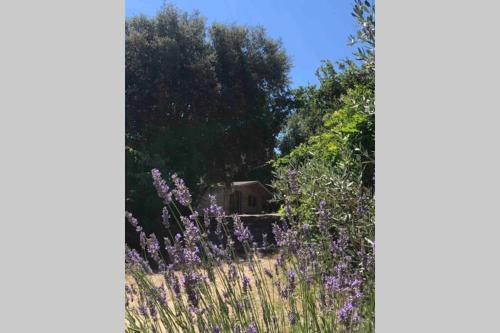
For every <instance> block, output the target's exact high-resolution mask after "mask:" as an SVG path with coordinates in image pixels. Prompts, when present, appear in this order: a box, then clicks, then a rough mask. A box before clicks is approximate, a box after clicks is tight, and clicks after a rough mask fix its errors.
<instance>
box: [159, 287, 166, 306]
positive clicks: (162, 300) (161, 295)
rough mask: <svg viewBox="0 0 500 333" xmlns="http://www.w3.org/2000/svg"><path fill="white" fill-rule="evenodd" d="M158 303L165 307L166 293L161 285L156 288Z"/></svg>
mask: <svg viewBox="0 0 500 333" xmlns="http://www.w3.org/2000/svg"><path fill="white" fill-rule="evenodd" d="M158 303H160V304H161V305H163V306H165V305H167V291H166V290H165V287H164V286H163V284H162V285H161V286H160V287H159V288H158Z"/></svg>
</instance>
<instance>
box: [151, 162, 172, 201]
mask: <svg viewBox="0 0 500 333" xmlns="http://www.w3.org/2000/svg"><path fill="white" fill-rule="evenodd" d="M151 176H152V177H153V185H154V186H155V188H156V191H157V192H158V196H159V197H160V198H162V199H163V202H164V203H165V204H166V205H168V204H169V203H170V202H172V193H170V192H169V191H168V190H169V188H168V185H167V183H166V182H165V180H164V179H163V178H162V177H161V172H160V171H159V170H158V169H153V170H151Z"/></svg>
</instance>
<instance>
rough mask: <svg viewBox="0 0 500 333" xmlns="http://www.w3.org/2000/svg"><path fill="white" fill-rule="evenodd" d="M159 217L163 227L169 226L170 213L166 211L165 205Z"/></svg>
mask: <svg viewBox="0 0 500 333" xmlns="http://www.w3.org/2000/svg"><path fill="white" fill-rule="evenodd" d="M161 219H162V223H163V226H164V227H165V228H167V229H168V228H170V221H169V219H170V214H169V212H168V208H167V207H163V210H162V212H161Z"/></svg>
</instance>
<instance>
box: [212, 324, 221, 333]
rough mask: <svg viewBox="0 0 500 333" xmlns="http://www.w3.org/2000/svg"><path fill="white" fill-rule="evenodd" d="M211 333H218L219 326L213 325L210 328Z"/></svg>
mask: <svg viewBox="0 0 500 333" xmlns="http://www.w3.org/2000/svg"><path fill="white" fill-rule="evenodd" d="M212 332H213V333H220V326H219V325H217V324H215V325H214V327H213V328H212Z"/></svg>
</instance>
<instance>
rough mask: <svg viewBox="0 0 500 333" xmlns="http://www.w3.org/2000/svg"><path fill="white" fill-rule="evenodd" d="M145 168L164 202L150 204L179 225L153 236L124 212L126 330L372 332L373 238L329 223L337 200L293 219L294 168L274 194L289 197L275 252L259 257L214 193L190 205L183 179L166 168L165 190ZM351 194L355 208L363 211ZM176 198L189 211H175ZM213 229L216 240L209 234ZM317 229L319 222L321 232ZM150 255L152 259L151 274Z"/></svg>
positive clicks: (297, 183)
mask: <svg viewBox="0 0 500 333" xmlns="http://www.w3.org/2000/svg"><path fill="white" fill-rule="evenodd" d="M152 176H153V184H154V186H155V187H156V188H157V190H158V194H159V196H160V197H161V198H162V200H163V202H164V204H165V208H164V209H163V211H162V212H159V214H161V215H162V217H163V224H164V226H165V227H166V228H167V230H169V233H170V226H171V225H173V224H175V225H177V227H178V228H179V229H180V230H181V231H182V233H178V234H176V235H173V234H170V238H165V239H164V240H163V241H162V240H159V239H157V238H156V236H155V235H154V234H151V235H146V234H145V233H144V231H143V230H142V228H141V226H140V224H139V221H137V219H135V218H134V217H133V214H131V213H130V212H126V219H127V221H128V223H130V224H132V226H133V227H134V228H135V229H136V231H137V234H138V237H139V239H140V247H141V249H140V251H137V250H135V249H130V248H129V247H128V246H126V257H125V262H126V273H127V279H126V285H125V309H126V330H127V331H128V332H239V333H250V332H252V333H254V332H261V333H263V332H277V333H278V332H279V333H282V332H372V331H373V330H374V242H373V238H371V239H370V238H368V237H365V236H366V235H365V234H363V230H364V229H361V231H360V230H358V229H356V228H354V229H353V228H350V227H349V226H348V225H346V224H345V223H344V224H342V223H340V224H339V223H337V220H336V219H337V218H338V217H337V216H336V214H338V208H332V203H331V201H328V200H324V199H322V200H320V201H318V202H317V203H316V204H317V207H316V208H315V209H314V210H313V212H312V214H309V215H308V216H309V218H308V220H302V217H303V216H302V214H300V209H299V208H300V207H297V206H295V205H296V204H297V202H298V201H297V200H292V197H293V196H297V195H299V194H300V193H301V191H302V190H303V189H301V170H291V171H289V172H287V173H286V175H285V177H287V179H289V184H288V186H287V188H288V190H286V191H284V192H283V193H282V195H283V196H284V197H286V198H290V200H285V201H284V202H285V207H286V208H285V213H284V216H283V219H282V220H281V222H280V223H278V224H276V225H274V227H273V233H274V237H275V240H276V248H277V250H276V255H273V256H270V257H268V258H264V257H262V255H261V254H260V253H259V251H258V250H257V248H256V247H255V244H254V243H252V235H251V233H250V232H249V230H248V228H247V227H245V225H244V224H243V223H242V221H241V220H240V219H239V217H238V216H233V217H232V218H233V220H234V223H233V227H231V228H230V226H229V225H228V223H227V219H226V216H225V214H224V212H223V209H222V208H221V207H220V206H218V205H217V203H216V202H215V198H212V200H211V205H210V207H209V208H207V209H206V210H205V211H204V212H200V213H198V212H195V211H193V210H192V208H191V195H190V194H189V190H188V189H187V187H186V186H185V185H184V182H183V181H182V179H180V178H179V177H178V176H176V175H174V176H173V177H172V180H173V182H174V184H173V186H172V190H170V188H169V187H168V185H167V184H166V181H165V180H164V179H163V178H162V176H161V174H160V172H159V171H158V170H153V171H152ZM360 202H362V203H361V204H360V205H361V206H359V208H360V211H359V212H358V214H359V215H361V214H364V213H366V212H367V211H370V210H371V207H370V205H369V204H368V205H365V206H363V201H360ZM366 202H369V200H366ZM177 204H180V205H182V206H184V207H188V208H189V210H190V211H191V213H190V214H189V215H188V216H182V215H181V216H179V214H178V212H179V210H178V209H177V206H176V205H177ZM302 208H303V207H302ZM364 223H365V224H366V221H364ZM212 225H214V226H215V228H209V227H210V226H212ZM332 226H337V227H336V228H332ZM321 228H323V229H321ZM214 229H215V233H216V234H217V237H216V238H217V239H219V240H222V239H224V240H225V241H224V242H222V241H221V242H217V243H215V242H213V241H211V239H214V238H213V237H209V236H210V232H211V231H210V230H214ZM318 230H323V233H322V234H321V235H322V236H321V237H318V234H319V233H318V232H317V231H318ZM353 230H355V231H353ZM236 241H238V242H241V243H242V244H243V248H244V254H243V255H239V254H237V252H236V250H235V242H236ZM162 248H163V249H164V250H165V251H161V249H162ZM164 253H166V255H164ZM152 263H154V265H153V266H154V267H158V269H157V270H156V272H154V273H153V269H152V268H151V266H152V265H151V264H152Z"/></svg>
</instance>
